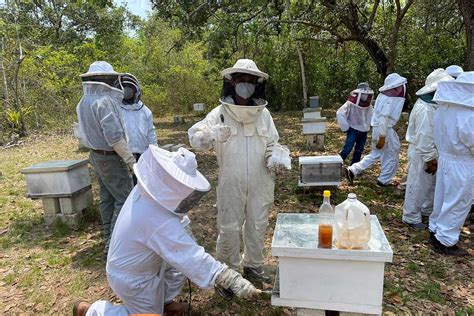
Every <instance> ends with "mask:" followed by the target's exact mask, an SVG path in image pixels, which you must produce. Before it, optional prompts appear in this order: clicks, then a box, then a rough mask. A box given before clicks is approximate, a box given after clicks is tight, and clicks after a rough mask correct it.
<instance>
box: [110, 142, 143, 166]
mask: <svg viewBox="0 0 474 316" xmlns="http://www.w3.org/2000/svg"><path fill="white" fill-rule="evenodd" d="M112 148H113V149H114V150H115V152H116V153H117V154H118V155H119V156H120V158H122V160H123V162H125V163H126V164H127V167H128V170H129V171H130V173H133V165H134V164H135V163H136V162H137V161H136V160H135V157H133V155H132V153H131V152H130V149H128V145H127V142H126V141H125V139H123V138H122V139H120V140H119V141H118V142H116V143H115V144H113V145H112Z"/></svg>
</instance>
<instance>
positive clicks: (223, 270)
mask: <svg viewBox="0 0 474 316" xmlns="http://www.w3.org/2000/svg"><path fill="white" fill-rule="evenodd" d="M147 246H148V247H150V248H151V249H153V250H154V251H155V252H156V253H157V254H159V255H160V256H161V257H162V258H163V259H164V260H165V261H166V262H167V263H168V264H170V265H171V266H173V267H175V268H176V269H177V270H179V271H181V272H182V273H183V274H184V275H186V276H187V277H188V278H189V279H190V280H191V281H192V282H194V283H195V284H196V285H198V286H199V287H201V288H211V287H212V286H214V285H216V284H217V285H219V286H222V287H223V288H226V289H231V290H232V292H234V294H235V295H237V296H238V297H241V298H253V297H255V296H256V295H258V294H259V292H258V290H257V289H256V288H255V287H254V286H253V285H252V284H251V283H250V282H249V281H247V280H245V279H244V278H243V277H242V276H241V275H240V274H239V273H237V272H235V271H233V270H231V269H229V268H227V266H226V265H225V264H222V263H220V262H219V261H217V260H215V259H214V258H213V257H212V256H211V255H209V254H208V253H206V252H205V250H204V248H203V247H201V246H199V245H198V244H197V243H196V242H195V241H194V240H193V239H192V238H191V236H189V234H188V233H187V232H186V231H185V229H184V227H183V225H182V224H181V222H180V221H179V220H178V219H176V218H173V219H170V220H167V221H164V222H163V224H162V225H160V226H159V227H157V228H156V230H155V232H154V233H153V234H152V236H151V237H150V239H149V240H148V242H147Z"/></svg>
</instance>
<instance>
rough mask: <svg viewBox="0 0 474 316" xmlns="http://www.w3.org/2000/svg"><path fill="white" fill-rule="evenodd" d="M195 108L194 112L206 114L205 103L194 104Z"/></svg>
mask: <svg viewBox="0 0 474 316" xmlns="http://www.w3.org/2000/svg"><path fill="white" fill-rule="evenodd" d="M193 108H194V112H204V109H205V104H204V103H194V104H193Z"/></svg>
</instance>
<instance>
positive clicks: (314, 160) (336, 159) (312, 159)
mask: <svg viewBox="0 0 474 316" xmlns="http://www.w3.org/2000/svg"><path fill="white" fill-rule="evenodd" d="M298 161H299V164H300V165H312V164H319V163H341V164H342V162H343V161H342V158H341V156H339V155H334V156H301V157H299V158H298Z"/></svg>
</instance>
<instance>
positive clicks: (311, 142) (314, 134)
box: [301, 106, 326, 150]
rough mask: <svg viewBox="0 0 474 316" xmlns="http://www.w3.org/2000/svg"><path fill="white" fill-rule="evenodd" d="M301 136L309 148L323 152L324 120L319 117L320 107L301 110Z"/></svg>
mask: <svg viewBox="0 0 474 316" xmlns="http://www.w3.org/2000/svg"><path fill="white" fill-rule="evenodd" d="M301 122H302V123H303V134H304V135H306V144H307V146H308V147H309V148H314V149H316V150H324V135H325V133H326V118H325V117H321V107H318V106H316V107H309V108H306V109H304V110H303V120H302V121H301Z"/></svg>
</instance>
